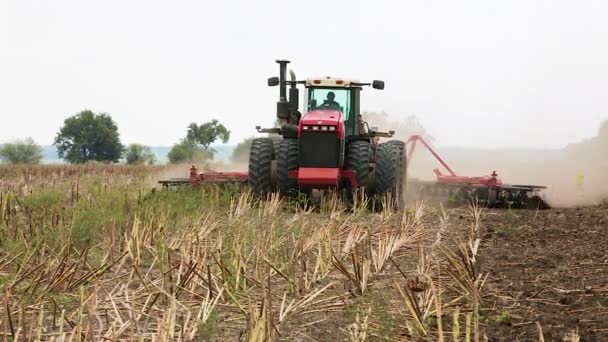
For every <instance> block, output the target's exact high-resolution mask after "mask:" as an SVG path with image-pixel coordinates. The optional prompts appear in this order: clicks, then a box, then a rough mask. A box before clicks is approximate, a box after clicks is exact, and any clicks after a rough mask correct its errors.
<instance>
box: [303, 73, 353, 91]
mask: <svg viewBox="0 0 608 342" xmlns="http://www.w3.org/2000/svg"><path fill="white" fill-rule="evenodd" d="M357 83H359V81H357V80H351V79H348V78H339V77H329V76H327V77H311V78H307V79H306V86H307V87H338V88H350V87H353V86H354V85H355V84H357Z"/></svg>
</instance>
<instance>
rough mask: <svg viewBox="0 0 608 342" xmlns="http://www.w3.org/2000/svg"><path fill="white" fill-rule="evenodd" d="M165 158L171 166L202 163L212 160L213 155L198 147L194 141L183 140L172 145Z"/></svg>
mask: <svg viewBox="0 0 608 342" xmlns="http://www.w3.org/2000/svg"><path fill="white" fill-rule="evenodd" d="M167 158H168V159H169V162H170V163H172V164H177V163H182V162H190V163H203V162H205V161H207V160H209V159H213V154H212V153H211V152H209V151H207V150H205V149H204V148H202V147H201V146H199V145H198V144H197V143H196V142H195V141H192V140H190V139H188V138H184V139H182V140H181V141H180V142H179V143H178V144H175V145H173V147H172V148H171V150H170V151H169V153H168V154H167Z"/></svg>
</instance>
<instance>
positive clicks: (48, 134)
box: [0, 0, 608, 148]
mask: <svg viewBox="0 0 608 342" xmlns="http://www.w3.org/2000/svg"><path fill="white" fill-rule="evenodd" d="M607 14H608V2H606V1H583V0H579V1H557V0H553V1H533V0H526V1H513V0H512V1H487V0H485V1H428V0H427V1H381V0H374V1H352V0H351V1H328V0H325V1H319V0H308V1H278V0H277V1H261V0H257V1H251V0H250V1H246V0H241V1H235V0H222V1H150V0H147V1H143V0H139V1H135V0H131V1H125V0H123V1H114V0H112V1H109V0H106V1H83V0H74V1H65V0H54V1H30V0H14V1H9V0H0V118H1V119H2V121H1V124H0V142H2V141H7V140H11V139H15V138H21V137H25V136H31V137H33V138H34V139H35V140H36V141H37V142H39V143H41V144H50V143H52V141H53V138H54V136H55V134H56V133H57V131H58V129H59V127H60V126H61V125H62V123H63V120H64V119H65V118H66V117H68V116H70V115H73V114H76V113H77V112H79V111H81V110H83V109H85V108H86V109H91V110H93V111H95V112H107V113H110V114H111V115H112V117H113V118H114V120H115V121H116V122H117V124H118V126H119V129H120V134H121V138H122V140H123V142H125V143H131V142H139V143H144V144H149V145H170V144H173V143H175V142H177V141H178V140H179V139H180V138H181V137H183V136H184V135H185V132H186V127H187V126H188V124H189V123H190V122H192V121H196V122H198V123H202V122H205V121H207V120H210V119H211V118H217V119H219V120H220V121H222V122H223V123H224V124H225V125H226V126H228V128H229V129H230V130H231V131H232V138H231V142H232V143H235V142H238V141H239V140H241V139H243V138H245V137H247V136H250V135H254V134H255V129H254V127H255V126H256V125H262V126H264V125H266V126H269V125H271V124H272V122H273V121H274V118H275V108H276V104H275V102H276V100H277V98H278V88H269V87H267V86H266V79H267V78H268V77H269V76H274V75H276V74H278V66H277V64H275V62H274V60H275V59H278V58H285V59H290V60H291V61H292V64H291V65H290V66H291V67H293V69H294V71H295V72H296V75H297V76H298V78H304V77H306V76H318V75H331V76H341V77H351V78H356V79H359V80H362V81H371V80H372V79H382V80H384V81H385V82H386V89H385V90H384V91H377V90H373V89H366V90H365V91H364V95H366V97H364V100H363V101H362V105H363V108H364V109H367V110H385V111H386V112H388V113H389V114H391V115H393V116H395V117H399V116H402V117H406V116H407V115H409V114H412V113H413V114H415V115H416V116H417V117H418V118H419V120H420V121H421V122H422V124H423V125H424V126H425V127H426V128H427V130H428V131H429V132H430V133H431V134H432V135H433V136H434V137H435V139H436V144H438V145H442V146H475V147H505V146H513V147H540V148H542V147H562V146H564V145H566V144H567V143H569V142H576V141H579V140H581V139H583V138H586V137H590V136H593V135H595V134H596V132H597V128H598V127H599V123H600V122H601V121H602V120H604V119H608V96H607V95H608V94H607V91H608V20H606V15H607Z"/></svg>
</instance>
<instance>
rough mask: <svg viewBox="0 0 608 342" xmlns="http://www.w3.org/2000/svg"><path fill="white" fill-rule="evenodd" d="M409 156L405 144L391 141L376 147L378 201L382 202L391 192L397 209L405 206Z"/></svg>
mask: <svg viewBox="0 0 608 342" xmlns="http://www.w3.org/2000/svg"><path fill="white" fill-rule="evenodd" d="M406 169H407V158H406V155H405V144H399V142H398V141H389V142H386V143H382V144H379V145H378V148H377V149H376V177H375V195H376V199H377V202H378V203H379V204H381V203H382V200H383V199H384V198H385V196H387V195H389V194H390V203H388V204H389V205H391V206H392V207H393V208H395V209H403V208H404V207H405V182H406V180H407V178H406Z"/></svg>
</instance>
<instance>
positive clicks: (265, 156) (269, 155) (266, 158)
mask: <svg viewBox="0 0 608 342" xmlns="http://www.w3.org/2000/svg"><path fill="white" fill-rule="evenodd" d="M273 158H274V142H273V141H272V139H271V138H256V139H254V140H253V141H252V142H251V149H250V151H249V186H250V187H251V189H252V191H253V192H254V193H256V194H265V193H268V192H271V191H273V190H274V189H273V185H272V179H271V168H272V166H271V165H272V160H273Z"/></svg>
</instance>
